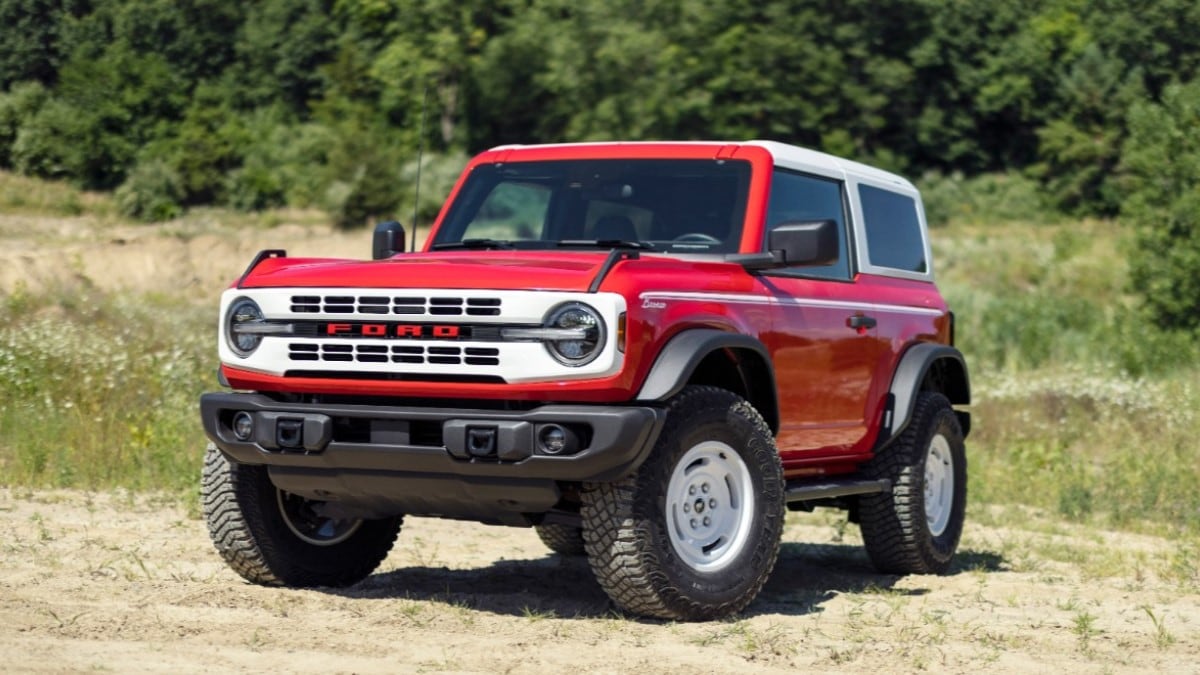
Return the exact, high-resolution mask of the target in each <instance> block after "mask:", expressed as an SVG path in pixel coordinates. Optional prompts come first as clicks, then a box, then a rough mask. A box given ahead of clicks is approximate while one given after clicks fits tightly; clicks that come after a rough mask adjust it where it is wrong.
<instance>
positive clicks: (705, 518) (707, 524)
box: [704, 516, 712, 527]
mask: <svg viewBox="0 0 1200 675" xmlns="http://www.w3.org/2000/svg"><path fill="white" fill-rule="evenodd" d="M709 525H712V518H709V517H708V516H704V526H705V527H708V526H709Z"/></svg>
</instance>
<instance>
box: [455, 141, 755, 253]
mask: <svg viewBox="0 0 1200 675" xmlns="http://www.w3.org/2000/svg"><path fill="white" fill-rule="evenodd" d="M749 185H750V164H749V162H744V161H727V160H707V159H706V160H677V159H671V160H659V159H629V160H625V159H619V160H571V161H554V162H514V163H509V164H485V165H481V166H479V167H476V168H475V170H474V171H472V172H471V175H470V176H469V177H468V178H467V182H466V184H465V185H464V186H463V188H462V190H461V191H460V192H459V194H458V197H457V199H455V202H454V204H453V205H451V207H450V211H449V213H447V215H446V219H445V222H443V223H442V225H441V228H440V229H439V230H438V234H437V237H436V239H434V242H433V245H432V248H434V249H448V248H519V249H538V248H541V249H545V248H559V247H583V248H588V247H596V248H612V247H615V246H625V247H634V248H649V249H653V250H658V251H666V252H676V253H733V252H736V251H737V250H738V244H739V242H740V240H741V236H742V221H743V219H744V217H745V213H746V194H747V191H748V190H749Z"/></svg>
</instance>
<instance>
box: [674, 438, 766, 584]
mask: <svg viewBox="0 0 1200 675" xmlns="http://www.w3.org/2000/svg"><path fill="white" fill-rule="evenodd" d="M754 498H755V497H754V485H753V482H752V480H751V477H750V470H749V468H747V467H746V463H745V462H744V461H742V458H741V457H740V456H739V455H738V453H737V452H735V451H734V449H733V448H732V447H730V446H729V445H726V444H725V443H721V442H719V441H705V442H703V443H700V444H699V445H696V446H695V447H693V448H692V449H691V450H688V451H687V453H686V454H685V455H684V456H683V457H682V458H681V459H680V460H679V462H678V463H677V464H676V465H675V469H674V470H673V471H672V472H671V479H670V481H669V483H668V484H667V504H666V507H667V508H666V512H667V513H666V515H667V533H668V536H669V537H670V540H671V547H672V548H673V549H674V550H675V553H676V554H677V555H678V556H679V557H680V558H681V559H682V560H683V561H684V562H685V563H687V565H688V566H689V567H691V568H692V569H694V570H697V571H700V572H716V571H719V570H722V569H724V568H725V567H727V566H728V565H729V564H730V563H731V562H732V561H733V560H734V559H735V558H737V556H738V554H739V553H741V551H742V549H743V547H744V546H745V544H746V541H747V540H748V539H749V535H750V525H751V522H752V521H753V519H754Z"/></svg>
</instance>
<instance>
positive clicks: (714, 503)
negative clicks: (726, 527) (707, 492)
mask: <svg viewBox="0 0 1200 675" xmlns="http://www.w3.org/2000/svg"><path fill="white" fill-rule="evenodd" d="M708 508H710V509H715V508H717V500H716V499H710V500H708Z"/></svg>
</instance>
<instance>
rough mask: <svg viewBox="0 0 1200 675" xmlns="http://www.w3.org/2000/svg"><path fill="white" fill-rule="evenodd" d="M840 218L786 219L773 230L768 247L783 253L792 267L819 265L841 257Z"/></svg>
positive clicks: (784, 259) (830, 262)
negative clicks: (838, 229)
mask: <svg viewBox="0 0 1200 675" xmlns="http://www.w3.org/2000/svg"><path fill="white" fill-rule="evenodd" d="M837 227H838V225H837V222H836V221H833V220H801V221H791V222H786V223H783V224H781V225H779V226H778V227H776V228H775V229H773V230H771V233H770V235H768V236H767V248H768V249H769V250H771V251H772V252H774V251H781V252H782V253H783V262H784V264H785V265H787V266H789V267H820V266H825V265H832V264H834V263H835V262H837V260H838V232H837Z"/></svg>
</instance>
